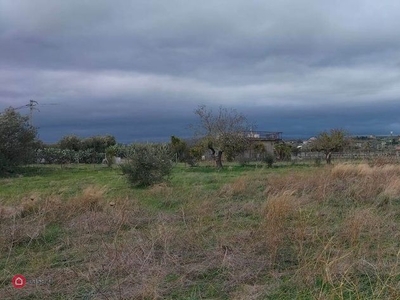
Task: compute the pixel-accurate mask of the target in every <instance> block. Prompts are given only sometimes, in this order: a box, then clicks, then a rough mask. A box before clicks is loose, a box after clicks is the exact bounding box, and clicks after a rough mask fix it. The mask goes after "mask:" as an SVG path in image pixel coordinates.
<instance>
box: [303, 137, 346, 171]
mask: <svg viewBox="0 0 400 300" xmlns="http://www.w3.org/2000/svg"><path fill="white" fill-rule="evenodd" d="M348 143H349V141H348V138H347V133H346V131H344V130H343V129H331V130H330V132H327V131H324V132H321V133H320V134H319V135H318V137H317V139H316V140H315V141H314V142H313V143H312V147H311V150H314V151H319V152H323V153H324V154H325V159H326V163H327V164H331V161H332V153H333V152H339V151H342V150H343V149H344V148H345V147H346V146H347V145H348Z"/></svg>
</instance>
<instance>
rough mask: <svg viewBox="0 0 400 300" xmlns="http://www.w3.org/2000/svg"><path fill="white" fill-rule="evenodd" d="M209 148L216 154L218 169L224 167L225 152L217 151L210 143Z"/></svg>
mask: <svg viewBox="0 0 400 300" xmlns="http://www.w3.org/2000/svg"><path fill="white" fill-rule="evenodd" d="M208 149H210V150H211V153H212V155H213V156H214V159H215V166H216V167H217V168H218V169H222V153H223V151H221V150H218V151H215V149H214V148H213V147H212V146H211V145H208Z"/></svg>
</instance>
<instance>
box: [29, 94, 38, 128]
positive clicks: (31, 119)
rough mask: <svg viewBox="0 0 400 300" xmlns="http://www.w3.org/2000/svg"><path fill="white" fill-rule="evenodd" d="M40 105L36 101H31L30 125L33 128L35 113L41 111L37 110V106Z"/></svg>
mask: <svg viewBox="0 0 400 300" xmlns="http://www.w3.org/2000/svg"><path fill="white" fill-rule="evenodd" d="M38 104H39V103H38V102H37V101H35V100H29V104H28V106H29V125H31V126H33V111H34V110H37V111H39V109H38V108H36V105H38Z"/></svg>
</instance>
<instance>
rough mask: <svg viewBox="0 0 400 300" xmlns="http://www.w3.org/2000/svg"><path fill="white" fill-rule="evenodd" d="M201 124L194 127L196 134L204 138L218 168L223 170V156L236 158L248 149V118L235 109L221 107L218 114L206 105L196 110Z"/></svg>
mask: <svg viewBox="0 0 400 300" xmlns="http://www.w3.org/2000/svg"><path fill="white" fill-rule="evenodd" d="M195 114H196V115H197V116H198V117H199V123H198V124H196V125H194V126H193V129H194V130H195V134H196V135H197V136H201V137H203V140H204V142H205V143H206V145H207V148H208V149H209V150H210V151H211V153H212V155H213V157H214V158H215V165H216V167H217V168H222V154H223V153H224V152H225V153H226V154H227V155H229V156H231V157H234V156H235V155H236V154H238V153H241V152H243V151H244V150H245V149H246V146H247V143H248V140H247V139H246V136H245V131H246V129H247V128H248V126H247V119H246V117H245V116H244V115H243V114H241V113H238V112H237V111H236V110H235V109H227V108H223V107H219V109H218V111H217V112H216V113H214V112H213V110H212V109H211V108H207V107H206V106H205V105H201V106H199V107H198V108H197V109H196V110H195Z"/></svg>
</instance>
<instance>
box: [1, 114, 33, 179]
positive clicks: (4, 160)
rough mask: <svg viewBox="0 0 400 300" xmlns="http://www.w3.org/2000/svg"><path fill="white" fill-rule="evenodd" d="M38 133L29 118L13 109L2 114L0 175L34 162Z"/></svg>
mask: <svg viewBox="0 0 400 300" xmlns="http://www.w3.org/2000/svg"><path fill="white" fill-rule="evenodd" d="M36 136H37V131H36V129H35V128H34V127H32V126H31V125H29V118H28V117H25V116H22V115H21V114H19V113H18V112H16V111H15V110H14V109H13V108H7V109H6V110H4V112H3V113H0V173H5V172H8V171H11V170H12V168H13V167H15V166H18V165H22V164H25V163H29V162H32V160H33V158H34V154H35V150H36V148H37V146H38V141H37V140H36Z"/></svg>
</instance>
